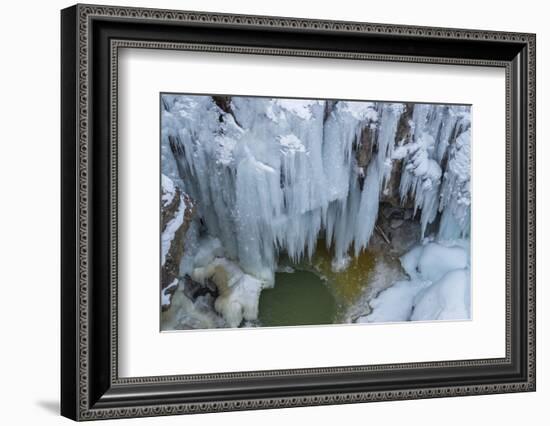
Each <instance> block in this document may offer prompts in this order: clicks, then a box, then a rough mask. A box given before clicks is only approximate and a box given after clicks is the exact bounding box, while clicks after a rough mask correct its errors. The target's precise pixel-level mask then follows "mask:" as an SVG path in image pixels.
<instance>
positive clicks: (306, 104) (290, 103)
mask: <svg viewBox="0 0 550 426" xmlns="http://www.w3.org/2000/svg"><path fill="white" fill-rule="evenodd" d="M274 102H275V103H276V104H277V105H278V106H279V107H281V108H282V109H284V110H286V111H288V112H291V113H293V114H295V115H297V116H298V117H300V118H301V119H302V120H310V119H311V118H312V114H311V110H310V107H311V106H312V105H314V104H316V103H318V101H311V100H303V99H276V100H275V101H274Z"/></svg>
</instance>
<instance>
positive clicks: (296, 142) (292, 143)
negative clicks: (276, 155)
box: [279, 134, 306, 155]
mask: <svg viewBox="0 0 550 426" xmlns="http://www.w3.org/2000/svg"><path fill="white" fill-rule="evenodd" d="M279 143H280V144H281V153H282V154H283V155H289V154H293V153H295V152H306V147H305V146H304V144H303V143H302V141H301V140H300V139H298V138H297V137H296V135H293V134H290V135H285V136H281V139H280V141H279Z"/></svg>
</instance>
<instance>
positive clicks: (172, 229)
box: [160, 197, 185, 265]
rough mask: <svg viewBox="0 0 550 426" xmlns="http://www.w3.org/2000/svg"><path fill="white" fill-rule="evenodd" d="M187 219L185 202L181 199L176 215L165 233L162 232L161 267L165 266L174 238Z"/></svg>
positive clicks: (168, 224)
mask: <svg viewBox="0 0 550 426" xmlns="http://www.w3.org/2000/svg"><path fill="white" fill-rule="evenodd" d="M184 217H185V200H184V198H183V197H180V203H179V206H178V211H177V212H176V214H175V215H174V217H173V218H172V219H171V220H170V221H169V222H168V223H167V224H166V227H165V228H164V231H162V234H161V239H160V240H161V241H160V243H161V265H164V262H166V255H167V254H168V251H169V250H170V246H171V244H172V240H173V239H174V236H175V235H176V232H177V231H178V229H179V228H180V226H181V225H183V219H184Z"/></svg>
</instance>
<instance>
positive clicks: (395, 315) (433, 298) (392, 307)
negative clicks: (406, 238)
mask: <svg viewBox="0 0 550 426" xmlns="http://www.w3.org/2000/svg"><path fill="white" fill-rule="evenodd" d="M468 243H469V242H468V241H461V242H460V243H459V244H456V245H454V246H450V247H449V246H446V245H443V244H438V243H434V242H430V243H427V244H424V245H418V246H416V247H414V248H413V249H412V250H410V251H409V252H408V253H406V254H405V255H403V256H402V257H401V265H402V266H403V269H404V270H405V272H406V273H407V274H408V275H409V277H410V279H409V280H408V281H397V282H395V283H394V284H393V285H391V286H390V287H389V288H387V289H385V290H383V291H381V292H380V293H379V294H378V295H377V297H375V298H374V299H372V300H371V301H370V302H369V304H370V307H371V308H372V312H371V313H370V314H369V315H365V316H362V317H360V318H358V320H357V322H398V321H427V320H466V319H469V318H470V268H469V262H468V252H467V248H466V246H467V245H468Z"/></svg>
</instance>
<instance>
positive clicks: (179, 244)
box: [160, 187, 195, 309]
mask: <svg viewBox="0 0 550 426" xmlns="http://www.w3.org/2000/svg"><path fill="white" fill-rule="evenodd" d="M182 202H183V203H185V212H184V219H183V223H182V224H181V226H180V227H179V228H178V230H177V231H176V233H175V234H174V238H173V239H172V242H171V244H170V248H169V249H168V253H167V254H166V258H165V261H164V265H162V267H161V271H160V282H161V289H162V290H164V289H165V288H167V287H169V286H170V284H172V283H173V282H174V280H175V279H177V278H178V275H179V265H180V262H181V258H182V257H183V254H184V250H185V245H184V240H185V234H186V233H187V230H188V229H189V225H190V224H191V220H192V218H193V215H194V213H195V206H194V203H193V200H192V199H191V197H189V196H188V195H187V194H185V193H183V192H181V190H180V189H179V188H177V187H176V190H175V194H174V198H173V199H172V201H171V202H170V203H169V204H168V205H167V206H163V207H162V208H161V230H162V232H164V230H165V229H166V226H167V225H168V223H169V222H170V221H171V220H172V219H174V218H175V217H176V215H177V213H178V211H179V209H180V208H181V204H182ZM176 289H177V286H172V287H170V291H168V293H169V294H173V293H174V292H175V291H176ZM168 307H169V305H168V306H165V307H163V309H168Z"/></svg>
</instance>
